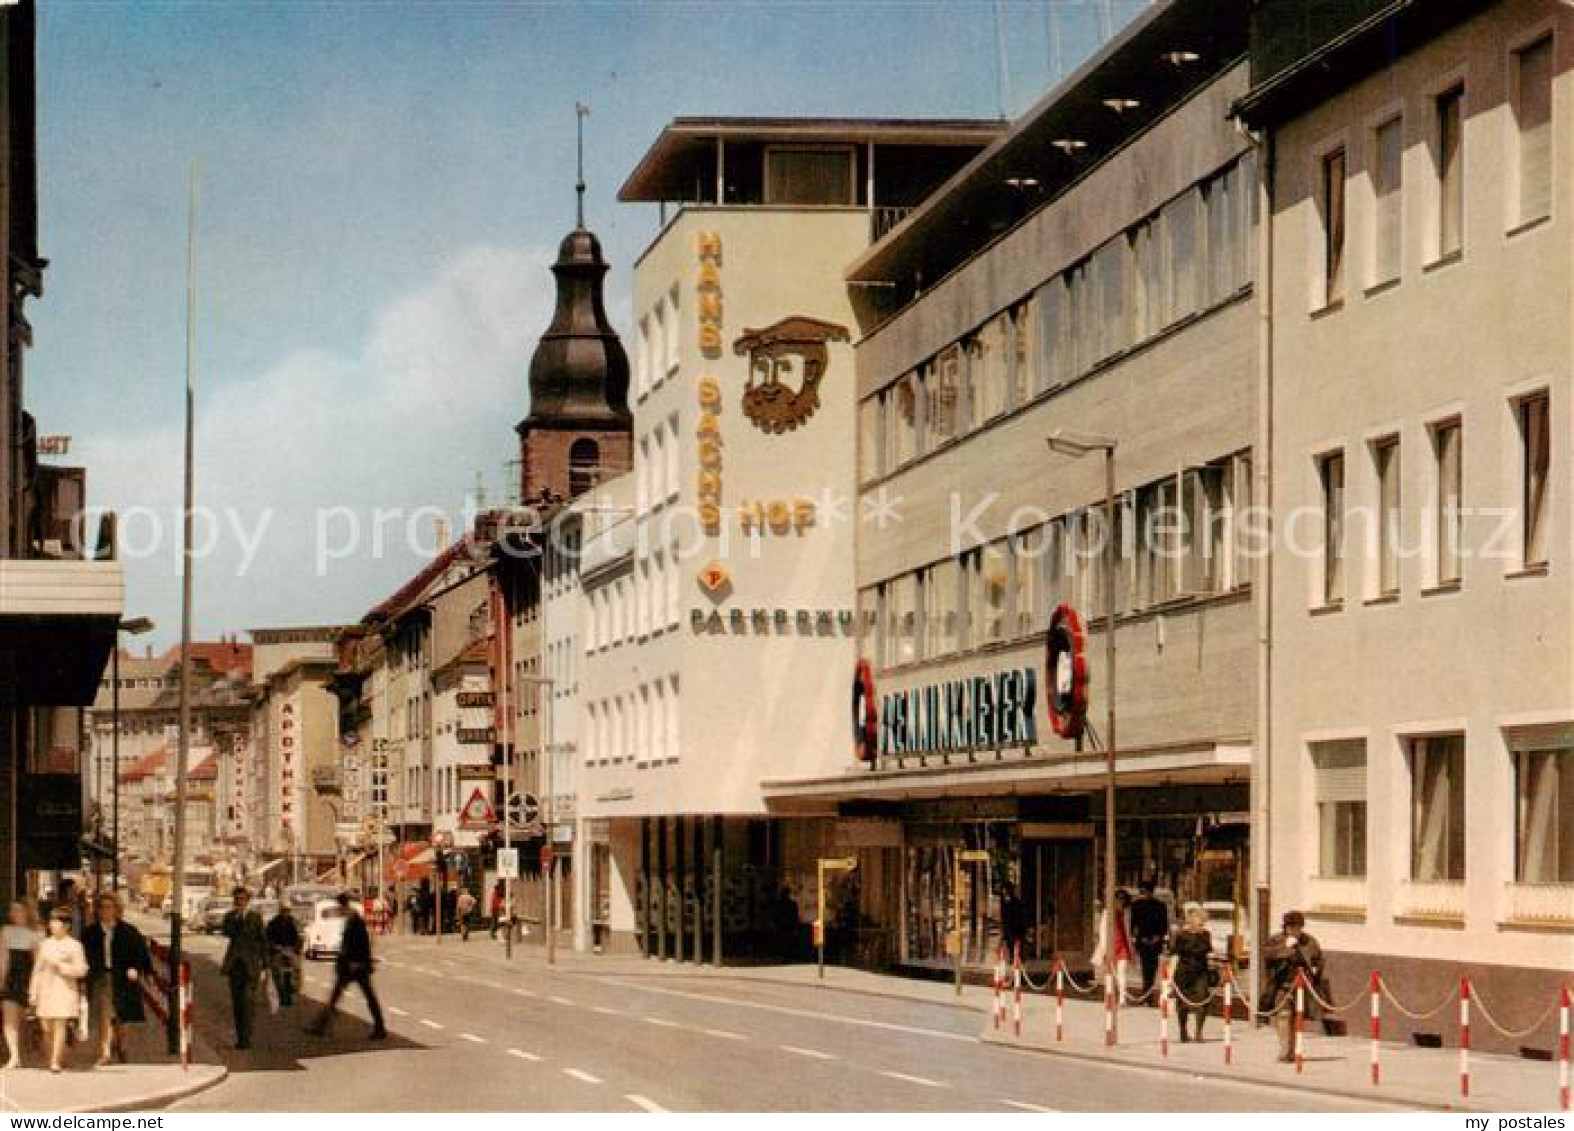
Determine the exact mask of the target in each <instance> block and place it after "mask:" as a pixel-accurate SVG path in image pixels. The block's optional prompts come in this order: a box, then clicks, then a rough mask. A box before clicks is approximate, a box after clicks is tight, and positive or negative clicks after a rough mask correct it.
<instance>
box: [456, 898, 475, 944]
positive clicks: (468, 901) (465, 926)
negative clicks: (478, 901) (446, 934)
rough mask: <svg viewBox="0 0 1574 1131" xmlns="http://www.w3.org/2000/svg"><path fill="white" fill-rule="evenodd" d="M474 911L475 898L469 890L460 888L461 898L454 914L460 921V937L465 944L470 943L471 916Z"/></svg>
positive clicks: (457, 902) (457, 901)
mask: <svg viewBox="0 0 1574 1131" xmlns="http://www.w3.org/2000/svg"><path fill="white" fill-rule="evenodd" d="M474 911H475V896H474V895H472V894H471V892H470V889H469V888H467V887H465V888H460V889H459V898H458V900H456V901H455V903H454V914H455V915H456V916H458V919H459V937H460V938H461V939H463V940H464V941H465V942H469V941H470V916H471V914H473V913H474Z"/></svg>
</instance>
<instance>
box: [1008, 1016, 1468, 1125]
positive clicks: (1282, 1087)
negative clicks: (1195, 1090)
mask: <svg viewBox="0 0 1574 1131" xmlns="http://www.w3.org/2000/svg"><path fill="white" fill-rule="evenodd" d="M979 1041H980V1042H982V1043H983V1044H986V1045H994V1046H996V1047H998V1048H1008V1049H1016V1050H1017V1051H1018V1052H1026V1053H1036V1054H1038V1055H1039V1056H1061V1057H1065V1058H1066V1059H1068V1060H1078V1061H1083V1062H1086V1063H1089V1064H1102V1065H1105V1066H1106V1067H1110V1068H1136V1069H1144V1070H1147V1071H1151V1072H1168V1073H1170V1074H1171V1075H1175V1076H1189V1077H1191V1078H1193V1079H1196V1078H1198V1077H1201V1078H1203V1079H1207V1080H1221V1081H1224V1082H1225V1083H1230V1084H1244V1085H1246V1086H1248V1087H1258V1088H1273V1089H1275V1090H1277V1091H1281V1092H1289V1093H1295V1092H1303V1093H1305V1094H1307V1095H1315V1096H1326V1097H1331V1098H1335V1099H1341V1100H1349V1099H1352V1098H1354V1097H1353V1095H1352V1093H1351V1092H1350V1090H1349V1089H1348V1088H1338V1087H1334V1086H1333V1085H1323V1084H1293V1083H1286V1082H1284V1081H1283V1080H1280V1079H1278V1078H1276V1077H1271V1076H1259V1075H1255V1074H1250V1075H1248V1074H1245V1073H1239V1072H1237V1073H1234V1074H1227V1073H1224V1072H1219V1071H1199V1070H1198V1069H1197V1068H1195V1067H1192V1066H1188V1065H1181V1064H1139V1063H1137V1062H1135V1061H1131V1060H1126V1059H1125V1058H1123V1057H1111V1056H1107V1055H1101V1054H1099V1053H1096V1052H1083V1051H1081V1050H1078V1049H1075V1048H1046V1047H1045V1046H1043V1045H1025V1044H1019V1043H1017V1042H1016V1041H1013V1040H1011V1039H1009V1038H1007V1037H997V1036H995V1035H994V1033H993V1032H986V1033H984V1034H983V1035H982V1036H980V1037H979ZM1371 1098H1372V1100H1373V1106H1374V1107H1379V1108H1395V1107H1399V1108H1407V1107H1408V1108H1419V1109H1421V1110H1423V1111H1436V1112H1478V1111H1496V1110H1498V1109H1497V1108H1477V1107H1463V1106H1461V1105H1459V1104H1453V1103H1439V1102H1438V1101H1437V1100H1435V1099H1427V1098H1423V1097H1421V1096H1417V1095H1415V1094H1414V1093H1409V1092H1397V1091H1396V1092H1389V1093H1387V1095H1386V1096H1384V1097H1382V1098H1379V1097H1376V1096H1373V1097H1371Z"/></svg>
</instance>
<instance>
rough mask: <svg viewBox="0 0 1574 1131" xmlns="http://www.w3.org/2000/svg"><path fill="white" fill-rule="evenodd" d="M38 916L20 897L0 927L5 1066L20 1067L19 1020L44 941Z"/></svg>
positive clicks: (0, 981) (29, 991) (20, 1031)
mask: <svg viewBox="0 0 1574 1131" xmlns="http://www.w3.org/2000/svg"><path fill="white" fill-rule="evenodd" d="M43 938H44V936H43V933H42V932H41V931H39V929H38V917H37V916H36V915H34V914H33V909H32V907H30V906H29V905H27V904H26V903H22V902H20V901H18V902H16V903H13V904H12V905H11V910H10V911H9V912H8V913H7V916H6V925H5V926H4V927H0V1011H3V1014H4V1029H5V1047H6V1053H7V1059H6V1065H5V1066H6V1067H7V1068H20V1067H22V1020H23V1018H24V1017H25V1016H26V1015H27V998H28V995H29V994H30V993H31V992H32V986H33V959H34V958H35V957H36V956H37V954H38V944H39V943H40V942H42V941H43Z"/></svg>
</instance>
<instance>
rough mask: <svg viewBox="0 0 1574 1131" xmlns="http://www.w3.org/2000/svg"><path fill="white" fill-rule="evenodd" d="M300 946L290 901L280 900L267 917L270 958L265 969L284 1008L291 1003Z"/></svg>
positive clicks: (298, 931)
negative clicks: (268, 965) (273, 911)
mask: <svg viewBox="0 0 1574 1131" xmlns="http://www.w3.org/2000/svg"><path fill="white" fill-rule="evenodd" d="M303 946H304V943H303V942H302V941H301V928H300V924H298V923H296V921H295V916H294V915H293V914H291V912H290V905H289V904H288V903H281V904H280V905H279V913H278V914H277V915H275V916H274V917H273V918H272V919H269V920H268V947H269V950H270V952H271V953H270V957H271V958H272V960H273V962H272V965H271V966H270V967H269V971H268V972H269V975H270V976H271V977H272V978H273V988H274V989H276V990H277V991H278V992H279V1004H280V1005H281V1006H283V1007H284V1008H285V1009H288V1008H289V1007H290V1006H292V1005H294V1004H295V989H296V987H297V986H298V985H299V984H300V969H301V950H302V948H303Z"/></svg>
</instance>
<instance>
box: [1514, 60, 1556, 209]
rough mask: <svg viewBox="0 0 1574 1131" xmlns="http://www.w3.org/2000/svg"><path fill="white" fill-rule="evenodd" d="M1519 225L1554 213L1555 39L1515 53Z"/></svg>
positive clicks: (1515, 121) (1515, 122)
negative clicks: (1553, 42) (1553, 87)
mask: <svg viewBox="0 0 1574 1131" xmlns="http://www.w3.org/2000/svg"><path fill="white" fill-rule="evenodd" d="M1513 105H1514V124H1515V126H1516V127H1517V130H1516V140H1517V143H1518V144H1517V149H1518V157H1519V164H1518V168H1517V170H1516V174H1517V179H1518V181H1519V194H1518V197H1519V199H1518V210H1517V211H1518V216H1517V219H1518V222H1519V223H1521V224H1528V223H1530V221H1532V220H1539V219H1541V218H1542V217H1544V216H1549V215H1551V213H1552V37H1551V36H1550V35H1548V36H1543V37H1542V38H1541V39H1538V40H1537V41H1536V42H1535V43H1532V44H1531V45H1530V46H1529V47H1525V48H1522V49H1521V50H1519V51H1516V52H1515V53H1514V99H1513Z"/></svg>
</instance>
